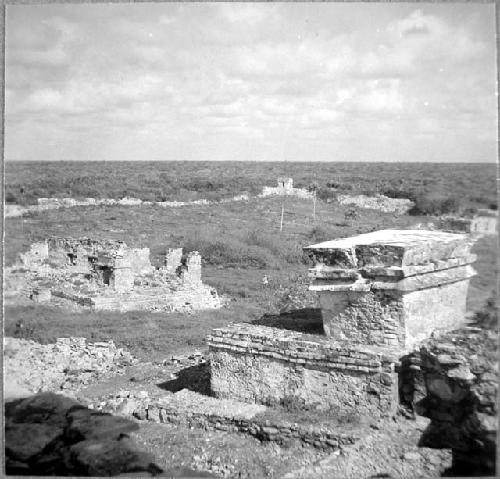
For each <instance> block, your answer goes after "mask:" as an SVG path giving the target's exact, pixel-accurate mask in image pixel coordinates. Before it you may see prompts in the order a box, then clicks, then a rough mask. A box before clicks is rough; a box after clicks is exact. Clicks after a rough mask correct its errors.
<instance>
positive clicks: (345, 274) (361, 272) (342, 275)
mask: <svg viewBox="0 0 500 479" xmlns="http://www.w3.org/2000/svg"><path fill="white" fill-rule="evenodd" d="M476 259H477V256H476V255H475V254H469V255H467V256H464V257H462V258H450V259H447V260H439V261H434V262H431V263H427V264H423V265H414V266H413V265H407V266H389V267H383V266H372V267H369V266H367V267H364V268H359V269H354V268H347V269H342V268H338V267H335V266H327V265H324V264H317V265H316V266H314V267H313V268H310V269H309V277H310V278H311V279H319V280H321V279H323V280H332V281H335V280H340V281H346V280H352V281H356V280H359V279H361V278H371V279H378V278H391V279H395V280H399V279H403V278H407V277H411V276H417V275H423V274H426V273H434V272H437V271H441V270H449V269H451V268H458V267H461V266H465V265H468V264H471V263H473V262H474V261H476Z"/></svg>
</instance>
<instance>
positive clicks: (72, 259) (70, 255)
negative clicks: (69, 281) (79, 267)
mask: <svg viewBox="0 0 500 479" xmlns="http://www.w3.org/2000/svg"><path fill="white" fill-rule="evenodd" d="M68 261H69V264H70V265H72V266H75V265H76V254H74V253H68Z"/></svg>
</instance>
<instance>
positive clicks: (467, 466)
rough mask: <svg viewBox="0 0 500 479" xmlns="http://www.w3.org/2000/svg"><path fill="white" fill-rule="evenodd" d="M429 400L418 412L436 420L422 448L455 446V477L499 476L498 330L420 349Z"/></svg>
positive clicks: (466, 333) (468, 332)
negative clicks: (496, 474) (497, 474)
mask: <svg viewBox="0 0 500 479" xmlns="http://www.w3.org/2000/svg"><path fill="white" fill-rule="evenodd" d="M420 359H421V362H420V367H421V370H422V374H423V379H424V383H425V391H426V396H425V397H424V398H423V399H422V400H421V401H419V402H418V404H417V412H418V413H419V414H421V415H423V416H426V417H428V418H430V419H431V423H430V424H429V426H428V427H427V429H426V430H425V431H424V433H423V435H422V438H421V440H420V445H421V446H424V447H434V448H451V449H452V453H453V463H452V470H451V471H450V473H451V474H450V475H457V476H469V475H470V476H477V475H486V476H494V475H495V462H496V461H495V460H496V454H497V448H496V436H497V429H498V419H497V413H498V411H497V394H498V335H497V331H489V330H482V329H480V328H475V327H468V328H465V329H462V330H458V331H454V332H451V333H449V334H446V335H443V336H441V337H440V338H438V339H436V340H432V341H430V342H429V343H427V344H426V345H425V346H423V347H422V348H421V349H420Z"/></svg>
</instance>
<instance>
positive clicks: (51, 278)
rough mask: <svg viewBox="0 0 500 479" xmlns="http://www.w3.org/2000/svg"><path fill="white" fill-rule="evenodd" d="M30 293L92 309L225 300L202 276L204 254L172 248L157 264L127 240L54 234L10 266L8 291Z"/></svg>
mask: <svg viewBox="0 0 500 479" xmlns="http://www.w3.org/2000/svg"><path fill="white" fill-rule="evenodd" d="M19 293H21V294H24V295H25V296H28V297H29V298H30V299H32V300H33V301H35V302H50V301H55V302H56V303H57V304H65V303H66V304H67V303H70V304H73V305H77V306H78V307H83V308H88V309H91V310H95V311H99V310H119V311H129V310H141V309H146V310H157V311H182V312H189V311H193V310H198V309H216V308H220V307H222V305H223V300H222V299H221V298H219V296H218V295H217V292H216V291H215V289H214V288H212V287H210V286H207V285H205V284H203V282H202V280H201V257H200V255H199V253H197V252H196V251H194V252H191V253H188V254H187V255H183V252H182V248H176V249H170V250H169V251H168V252H167V254H166V256H165V260H164V264H163V265H162V266H161V267H159V268H155V267H153V266H152V265H151V263H150V259H149V248H129V247H128V246H127V245H126V244H125V243H124V242H123V241H112V240H105V241H97V240H92V239H89V238H80V239H73V238H50V239H49V240H47V241H44V242H40V243H34V244H32V245H31V248H30V250H29V251H28V252H27V253H24V254H21V255H20V261H19V263H18V264H17V265H14V266H13V267H10V268H8V269H6V296H7V297H9V296H17V295H19Z"/></svg>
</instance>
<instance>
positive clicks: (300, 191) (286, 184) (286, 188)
mask: <svg viewBox="0 0 500 479" xmlns="http://www.w3.org/2000/svg"><path fill="white" fill-rule="evenodd" d="M277 183H278V185H277V186H264V188H262V193H261V194H260V195H259V196H261V197H264V196H274V195H277V196H286V195H289V196H297V197H299V198H306V199H307V198H312V197H313V194H312V193H311V192H310V191H307V190H306V189H305V188H294V187H293V178H285V177H280V178H278V179H277Z"/></svg>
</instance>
